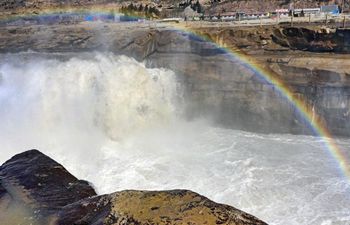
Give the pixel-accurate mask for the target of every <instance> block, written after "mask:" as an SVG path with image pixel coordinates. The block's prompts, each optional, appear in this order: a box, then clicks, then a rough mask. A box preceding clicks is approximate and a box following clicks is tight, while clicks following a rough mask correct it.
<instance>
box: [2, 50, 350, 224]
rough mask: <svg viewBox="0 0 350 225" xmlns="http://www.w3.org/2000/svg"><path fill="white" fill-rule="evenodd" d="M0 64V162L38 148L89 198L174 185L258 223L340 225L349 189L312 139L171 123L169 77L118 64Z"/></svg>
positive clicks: (77, 59) (17, 57) (126, 61)
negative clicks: (81, 182)
mask: <svg viewBox="0 0 350 225" xmlns="http://www.w3.org/2000/svg"><path fill="white" fill-rule="evenodd" d="M0 59H1V62H0V146H1V153H0V162H1V163H2V162H4V161H5V160H6V159H8V158H9V157H11V156H12V155H13V154H15V153H19V152H21V151H24V150H28V149H33V148H37V149H40V150H41V151H42V152H44V153H45V154H47V155H49V156H51V157H53V158H54V159H56V160H57V161H59V162H61V163H62V164H63V165H64V166H65V167H66V168H67V169H68V170H69V171H70V172H72V173H73V174H74V175H76V176H77V177H79V178H81V179H86V180H89V181H91V182H92V183H93V185H94V186H95V188H96V190H97V191H98V192H99V193H100V194H101V193H107V192H113V191H117V190H122V189H175V188H176V189H177V188H184V189H191V190H193V191H196V192H199V193H200V194H203V195H205V196H207V197H209V198H211V199H213V200H215V201H217V202H221V203H227V204H230V205H233V206H235V207H237V208H240V209H242V210H244V211H246V212H249V213H252V214H253V215H255V216H257V217H259V218H261V219H263V220H265V221H266V222H268V223H269V224H279V225H292V224H293V225H297V224H305V225H306V224H308V225H309V224H314V225H328V224H341V225H343V224H344V225H348V224H350V209H349V207H350V185H349V181H348V180H347V179H346V178H345V177H344V176H343V175H342V173H341V171H340V170H339V167H338V165H337V163H336V162H335V160H334V159H333V158H332V157H331V156H330V154H329V153H328V152H327V149H326V148H325V143H324V141H323V140H322V139H320V138H318V137H311V136H297V135H287V134H270V135H267V134H255V133H249V132H243V131H238V130H232V129H224V128H220V127H218V126H215V125H214V124H212V123H210V122H208V121H207V120H206V119H204V118H198V119H195V120H192V121H187V120H185V119H182V116H181V115H182V110H183V107H184V105H185V104H186V99H183V97H182V93H183V90H182V86H181V84H180V83H179V82H178V81H177V79H176V75H175V74H174V73H173V72H171V71H169V70H165V69H149V68H146V67H145V65H144V64H142V63H139V62H136V61H135V60H133V59H131V58H128V57H125V56H115V55H113V54H107V53H103V54H102V53H93V54H92V53H91V54H88V55H75V56H70V57H62V56H60V55H50V56H40V55H39V56H38V55H35V54H29V53H23V54H10V55H3V56H1V57H0ZM337 143H338V145H339V146H340V147H341V148H343V149H348V148H349V146H350V140H349V139H339V140H337Z"/></svg>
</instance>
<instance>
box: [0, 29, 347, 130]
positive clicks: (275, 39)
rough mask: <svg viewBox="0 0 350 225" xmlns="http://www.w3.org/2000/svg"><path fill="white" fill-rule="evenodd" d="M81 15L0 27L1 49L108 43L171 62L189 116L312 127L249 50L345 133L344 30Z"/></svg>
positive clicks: (248, 126)
mask: <svg viewBox="0 0 350 225" xmlns="http://www.w3.org/2000/svg"><path fill="white" fill-rule="evenodd" d="M189 26H190V27H188V28H190V29H191V30H192V31H193V32H194V33H195V34H194V33H186V32H183V31H180V30H178V29H175V28H174V27H172V26H168V25H164V24H152V23H144V24H136V23H135V24H133V23H125V24H123V23H121V24H113V23H105V24H101V23H82V24H79V25H67V26H62V25H53V26H24V27H17V26H7V27H1V28H0V40H1V42H0V51H1V52H3V53H8V52H20V51H28V50H32V51H36V52H61V53H62V52H63V53H67V54H68V52H84V51H111V52H114V53H116V54H126V55H129V56H132V57H134V58H136V59H138V60H140V61H145V62H146V63H147V65H148V66H149V67H165V68H169V69H172V70H174V71H175V72H176V73H177V75H178V78H179V79H180V80H181V81H182V82H183V84H184V86H185V88H186V96H185V97H186V100H187V103H188V106H187V113H186V115H187V117H189V118H192V117H197V116H206V117H209V118H211V119H213V120H214V121H216V122H219V123H221V124H223V125H225V126H228V127H231V128H236V129H244V130H251V131H261V132H289V133H299V134H300V133H306V134H308V133H310V129H309V128H308V125H306V124H305V121H303V118H302V117H301V116H300V115H299V114H298V112H297V111H296V108H295V107H293V106H292V105H291V104H290V103H288V101H287V100H286V99H285V98H284V97H283V96H281V94H280V93H278V92H277V91H276V89H275V87H274V86H273V85H271V84H269V83H267V82H266V81H264V80H263V79H262V78H261V77H260V78H259V77H258V76H256V74H255V73H254V72H253V71H252V70H251V69H249V66H247V65H243V64H242V62H241V61H240V60H239V59H238V58H237V57H235V53H233V55H232V54H231V53H229V52H227V51H225V50H223V49H220V48H218V46H217V45H214V44H212V43H211V42H210V41H206V40H208V39H209V40H212V41H214V42H215V43H218V44H219V45H221V46H224V47H227V48H229V49H232V51H233V52H238V53H240V54H243V55H246V56H247V58H249V59H252V63H253V64H254V63H255V64H259V66H261V67H264V68H265V69H266V70H269V71H270V72H271V73H273V74H275V76H277V77H279V78H280V79H282V80H283V81H284V82H285V83H286V84H287V85H288V86H289V87H290V88H291V89H292V90H293V93H294V95H295V96H298V97H300V98H304V99H306V100H307V102H308V107H309V108H310V109H312V110H313V111H314V112H315V113H317V114H319V115H320V116H321V117H322V119H323V120H324V122H325V123H326V125H327V127H328V129H329V130H330V131H331V132H332V133H333V134H335V135H343V136H349V135H350V122H349V121H350V113H349V108H350V100H349V96H350V94H349V93H350V89H349V87H350V86H349V85H350V83H349V82H350V80H349V74H350V70H349V68H350V67H349V64H350V60H349V55H348V53H349V42H348V39H349V38H348V36H349V33H350V32H349V30H346V29H337V30H330V29H324V28H322V27H318V26H310V27H307V26H303V27H293V28H291V27H288V26H286V27H283V26H262V27H225V26H224V25H222V26H219V27H217V26H208V27H205V26H196V25H191V24H190V25H189Z"/></svg>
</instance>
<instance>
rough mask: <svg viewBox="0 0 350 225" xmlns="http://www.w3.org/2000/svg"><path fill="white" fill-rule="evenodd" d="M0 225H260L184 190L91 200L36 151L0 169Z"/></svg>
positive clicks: (90, 193)
mask: <svg viewBox="0 0 350 225" xmlns="http://www.w3.org/2000/svg"><path fill="white" fill-rule="evenodd" d="M0 221H1V225H27V224H35V225H47V224H50V225H74V224H75V225H78V224H79V225H83V224H89V225H102V224H105V225H126V224H134V225H136V224H139V225H143V224H144V225H148V224H192V225H195V224H198V225H202V224H208V225H210V224H227V225H228V224H232V225H234V224H240V225H264V224H266V223H264V222H262V221H261V220H259V219H257V218H255V217H254V216H251V215H249V214H247V213H244V212H242V211H240V210H238V209H236V208H234V207H231V206H228V205H223V204H218V203H215V202H213V201H211V200H209V199H208V198H206V197H204V196H201V195H199V194H197V193H194V192H192V191H188V190H171V191H134V190H132V191H120V192H115V193H112V194H108V195H101V196H97V195H96V193H95V191H94V190H93V188H92V187H91V186H90V185H89V184H88V183H87V182H86V181H81V180H78V179H77V178H75V177H74V176H73V175H71V174H70V173H69V172H68V171H67V170H65V169H64V167H63V166H62V165H60V164H58V163H57V162H55V161H54V160H52V159H51V158H49V157H47V156H46V155H44V154H42V153H41V152H39V151H37V150H30V151H27V152H24V153H21V154H18V155H16V156H14V157H12V158H11V159H10V160H9V161H7V162H5V163H4V164H3V165H2V166H1V167H0Z"/></svg>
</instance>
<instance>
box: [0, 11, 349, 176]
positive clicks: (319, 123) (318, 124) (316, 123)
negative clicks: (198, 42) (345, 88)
mask: <svg viewBox="0 0 350 225" xmlns="http://www.w3.org/2000/svg"><path fill="white" fill-rule="evenodd" d="M115 12H116V13H115ZM111 13H114V15H120V14H118V7H117V6H112V7H111V6H108V5H104V6H93V7H90V8H89V7H86V8H52V9H45V10H41V11H40V13H33V12H22V13H20V14H18V15H2V16H0V22H11V21H15V20H18V19H21V18H25V17H29V18H34V17H41V18H43V19H45V18H47V17H49V16H54V15H62V14H64V15H76V14H82V15H110V14H111ZM172 26H173V27H174V30H177V31H180V32H186V33H189V34H191V35H195V36H196V37H200V38H201V39H204V40H207V41H210V42H212V43H213V44H214V45H215V46H216V47H217V48H220V49H222V50H223V51H225V52H226V53H227V54H228V55H230V56H231V57H233V58H234V59H235V60H238V61H239V62H240V63H241V64H243V65H245V66H246V67H247V68H249V69H250V70H252V71H253V72H254V73H255V74H256V75H257V76H258V77H259V78H261V79H262V80H263V81H264V82H267V83H268V84H271V85H273V87H274V90H275V91H276V92H277V93H278V94H280V95H281V96H282V97H284V98H285V99H287V100H288V101H289V102H290V104H291V105H292V106H293V107H294V108H295V109H296V111H297V112H298V113H299V115H300V116H301V117H302V119H303V120H304V121H305V122H306V123H307V125H308V126H309V128H310V129H311V131H312V132H313V134H315V135H317V136H319V137H320V138H322V140H323V142H324V143H325V146H326V149H327V151H328V152H329V154H330V155H331V156H332V157H333V158H334V159H335V160H336V162H337V164H338V167H339V169H340V170H341V171H342V174H343V175H344V176H345V177H346V178H347V179H349V180H350V162H349V160H348V159H347V157H346V156H345V153H344V151H343V150H342V149H340V148H339V147H338V146H337V144H336V142H335V140H334V138H333V137H332V135H331V133H330V132H329V131H328V129H327V127H326V124H325V123H324V122H323V120H322V118H321V117H320V116H319V115H317V113H316V112H315V111H314V110H313V108H311V107H309V106H308V104H307V102H306V101H305V99H301V98H299V97H296V96H295V95H294V94H293V91H292V89H291V88H290V87H288V85H287V84H286V83H284V82H283V81H282V80H281V79H279V78H278V76H276V74H275V73H274V72H272V71H270V70H268V69H265V68H263V67H262V66H261V65H259V63H257V62H256V61H255V60H253V59H252V58H249V57H248V56H246V55H244V54H242V53H239V52H237V51H235V50H234V49H230V48H227V47H225V46H224V44H222V43H215V42H213V40H208V39H207V38H206V37H204V36H203V35H200V34H198V32H196V31H195V30H193V29H191V28H189V27H187V26H186V25H184V24H182V23H179V24H172Z"/></svg>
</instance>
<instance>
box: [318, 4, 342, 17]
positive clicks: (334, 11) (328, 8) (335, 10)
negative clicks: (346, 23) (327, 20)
mask: <svg viewBox="0 0 350 225" xmlns="http://www.w3.org/2000/svg"><path fill="white" fill-rule="evenodd" d="M321 13H324V14H331V15H339V13H340V11H339V7H338V5H325V6H321Z"/></svg>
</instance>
